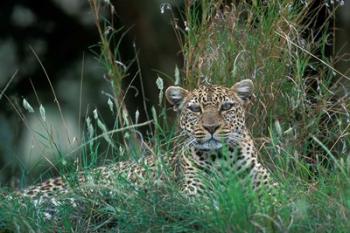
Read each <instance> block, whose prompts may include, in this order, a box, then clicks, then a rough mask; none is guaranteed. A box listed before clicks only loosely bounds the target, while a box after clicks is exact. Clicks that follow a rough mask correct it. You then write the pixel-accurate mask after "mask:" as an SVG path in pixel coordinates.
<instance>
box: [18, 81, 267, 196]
mask: <svg viewBox="0 0 350 233" xmlns="http://www.w3.org/2000/svg"><path fill="white" fill-rule="evenodd" d="M252 89H253V83H252V82H251V81H250V80H243V81H241V82H238V83H236V84H235V85H234V86H233V87H231V88H226V87H223V86H214V85H203V86H200V87H199V88H198V89H195V90H193V91H187V90H185V89H183V88H181V87H177V86H171V87H169V88H168V89H167V90H166V97H167V99H168V101H169V102H170V103H171V104H172V105H173V106H174V109H175V110H176V111H179V112H180V128H181V134H183V135H184V137H185V139H186V140H185V142H184V143H183V144H181V146H182V150H181V151H180V152H178V153H175V155H171V156H170V155H166V156H163V157H162V158H163V160H164V161H165V163H166V164H168V165H169V166H170V169H173V171H174V172H173V174H175V175H176V176H177V177H175V178H178V179H177V180H179V185H181V188H182V190H183V192H184V193H186V194H187V195H196V194H197V193H201V192H204V191H205V189H206V185H205V184H204V183H203V182H202V178H201V177H202V176H201V175H199V174H200V173H203V174H211V172H214V171H217V170H220V169H221V168H222V167H223V166H225V167H227V168H228V169H229V171H230V172H232V173H235V174H239V173H242V174H245V176H246V177H248V178H249V179H250V180H251V181H252V184H253V188H254V189H255V190H258V189H259V188H260V187H261V186H264V185H265V186H271V185H273V184H272V182H271V181H270V175H269V173H268V171H267V170H266V169H265V168H264V167H263V166H262V165H261V163H259V161H258V158H257V151H256V149H255V147H254V143H253V140H252V139H251V137H250V135H249V133H248V130H247V128H246V125H245V106H246V103H247V102H248V101H249V99H250V97H251V95H252ZM175 165H178V166H179V167H180V169H175ZM175 170H176V171H178V172H175ZM145 173H148V174H151V175H152V176H155V174H156V173H157V159H156V158H154V157H152V156H149V157H146V158H144V159H142V160H141V161H140V162H128V161H126V162H120V163H117V164H112V165H109V166H104V167H100V168H96V169H95V170H94V171H93V174H95V175H94V177H93V178H92V180H93V184H98V185H97V186H94V185H90V186H89V188H90V189H93V188H94V187H95V188H96V187H99V186H101V185H105V186H108V185H111V184H112V183H113V181H115V177H116V176H118V175H123V176H124V177H125V178H127V179H128V180H130V181H132V182H135V183H136V184H140V185H142V184H141V183H142V180H144V179H142V177H143V176H144V175H145ZM96 174H97V175H96ZM209 176H210V175H209ZM78 180H79V182H78V183H79V187H83V186H84V185H86V184H87V183H89V177H87V176H85V175H84V173H83V172H82V173H80V174H79V175H78ZM71 190H72V187H70V186H69V185H67V183H66V182H65V181H64V179H63V178H54V179H50V180H48V181H46V182H44V183H42V184H40V185H35V186H31V187H29V188H27V189H26V190H24V191H23V192H22V195H24V196H29V197H32V198H38V197H40V196H45V197H50V196H55V195H59V194H62V193H67V192H70V191H71Z"/></svg>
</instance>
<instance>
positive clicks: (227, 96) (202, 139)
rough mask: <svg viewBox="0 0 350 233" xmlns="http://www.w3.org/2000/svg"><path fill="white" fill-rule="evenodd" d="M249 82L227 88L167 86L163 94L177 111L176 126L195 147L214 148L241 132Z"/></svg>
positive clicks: (235, 138)
mask: <svg viewBox="0 0 350 233" xmlns="http://www.w3.org/2000/svg"><path fill="white" fill-rule="evenodd" d="M252 91H253V82H252V81H251V80H249V79H246V80H242V81H240V82H238V83H236V84H235V85H233V86H232V87H231V88H227V87H223V86H215V85H203V86H200V87H199V88H198V89H195V90H193V91H187V90H185V89H183V88H181V87H178V86H170V87H168V89H167V90H166V93H165V96H166V98H167V100H168V101H169V103H170V104H172V105H173V106H174V109H175V111H179V112H180V128H181V129H182V131H183V132H184V133H185V134H186V135H187V137H188V143H189V144H190V145H192V146H194V147H195V148H198V149H205V150H217V149H220V148H221V147H222V146H223V145H224V144H235V143H236V142H237V141H238V140H239V139H240V138H242V137H243V136H244V135H245V133H246V132H245V131H246V128H245V106H246V104H247V102H248V101H249V100H250V97H251V96H252Z"/></svg>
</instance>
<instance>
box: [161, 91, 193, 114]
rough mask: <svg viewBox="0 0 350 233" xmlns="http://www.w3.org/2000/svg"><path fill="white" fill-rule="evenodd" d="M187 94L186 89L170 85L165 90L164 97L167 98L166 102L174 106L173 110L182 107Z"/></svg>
mask: <svg viewBox="0 0 350 233" xmlns="http://www.w3.org/2000/svg"><path fill="white" fill-rule="evenodd" d="M187 94H188V91H187V90H185V89H183V88H181V87H178V86H170V87H168V88H167V89H166V91H165V97H166V98H167V100H168V102H169V103H170V104H171V105H173V106H174V110H175V111H178V110H179V109H181V108H182V105H183V103H184V101H185V98H186V96H187Z"/></svg>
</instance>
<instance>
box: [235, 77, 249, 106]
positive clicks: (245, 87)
mask: <svg viewBox="0 0 350 233" xmlns="http://www.w3.org/2000/svg"><path fill="white" fill-rule="evenodd" d="M231 89H232V90H233V91H235V92H236V94H237V96H238V97H239V98H240V99H241V100H242V102H243V103H246V102H248V101H249V100H250V98H251V97H252V95H253V89H254V84H253V82H252V80H250V79H244V80H242V81H240V82H238V83H235V85H233V86H232V87H231Z"/></svg>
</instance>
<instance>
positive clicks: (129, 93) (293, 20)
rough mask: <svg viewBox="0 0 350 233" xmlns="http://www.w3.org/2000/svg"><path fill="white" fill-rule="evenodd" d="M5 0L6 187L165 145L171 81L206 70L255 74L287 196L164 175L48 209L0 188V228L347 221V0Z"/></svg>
mask: <svg viewBox="0 0 350 233" xmlns="http://www.w3.org/2000/svg"><path fill="white" fill-rule="evenodd" d="M2 4H3V6H4V7H1V12H2V14H1V17H2V19H3V21H2V22H3V23H2V24H1V25H2V31H3V32H4V34H3V35H4V36H2V41H3V43H2V46H1V48H0V54H1V55H0V56H1V57H3V59H2V61H4V62H3V63H2V64H1V65H2V69H1V70H2V71H3V72H2V74H1V75H2V78H0V81H1V85H2V86H3V87H2V88H1V95H0V98H1V99H0V101H1V103H2V105H1V106H2V107H1V112H0V117H1V121H0V124H1V125H0V133H1V137H2V138H3V139H2V140H1V142H0V143H1V144H0V152H1V156H0V159H1V163H0V169H1V170H0V171H1V176H0V182H1V185H2V186H4V187H5V186H6V187H7V188H4V191H9V190H11V188H8V187H12V189H13V188H18V187H25V186H26V185H28V184H31V183H36V182H38V181H40V180H44V179H45V178H47V177H50V176H57V175H61V174H71V177H74V174H76V171H77V170H84V171H86V172H89V171H90V170H91V169H93V168H94V167H96V166H98V165H103V164H110V163H112V162H115V161H119V160H124V159H136V158H138V157H139V156H143V155H144V154H147V153H150V152H151V153H153V154H156V155H164V154H168V153H169V152H171V151H172V147H173V146H174V141H175V139H174V135H175V130H176V129H175V127H174V126H173V125H174V124H173V123H171V124H169V122H171V121H172V120H171V119H172V118H173V116H169V114H168V112H167V108H166V105H165V102H164V100H163V98H162V97H163V96H162V94H163V90H164V88H165V87H166V86H167V85H169V84H172V83H174V82H175V83H179V84H181V85H183V86H185V87H187V88H189V89H192V88H194V87H195V86H196V85H197V83H198V81H199V79H200V77H201V76H203V75H205V76H206V77H207V79H208V81H210V82H213V83H217V84H223V85H227V86H229V85H232V84H233V83H234V82H236V81H237V80H240V79H244V78H251V79H253V80H254V83H255V86H256V91H255V93H256V96H255V99H254V100H253V103H252V108H251V109H250V111H249V113H250V114H249V116H248V124H249V128H250V129H251V131H252V134H253V135H254V138H255V139H256V143H257V146H258V148H259V151H260V159H261V160H262V161H263V162H264V164H266V166H269V167H270V168H271V170H272V171H273V176H274V177H275V179H276V180H278V181H279V182H280V184H281V187H280V189H281V190H283V192H281V194H280V195H279V196H278V197H277V199H278V201H279V203H280V204H279V205H270V204H266V203H264V202H263V201H262V200H257V199H256V198H255V197H254V195H253V194H251V195H247V194H244V193H243V192H242V191H241V189H240V187H239V186H238V185H237V182H234V181H235V179H234V178H232V184H231V183H230V185H229V186H228V187H227V189H225V190H220V188H217V189H218V190H217V193H216V195H215V196H213V197H212V198H211V199H210V200H212V201H210V200H209V201H208V200H197V201H194V202H193V201H190V200H187V199H186V198H183V197H182V196H181V195H180V194H179V192H178V190H177V189H176V186H175V185H174V184H173V183H172V181H169V184H167V185H165V187H158V186H157V182H155V181H154V180H148V181H147V182H149V186H152V187H154V188H152V189H150V190H152V191H150V192H143V191H140V190H135V187H134V186H133V185H132V184H129V183H128V182H126V181H125V180H120V181H119V180H118V182H117V185H116V187H99V188H101V192H97V193H96V194H94V195H91V196H84V195H82V194H79V193H74V194H72V195H73V197H74V198H75V199H77V200H79V201H80V202H81V205H80V206H84V208H79V207H78V208H76V207H74V206H73V208H72V205H71V204H68V203H67V204H65V205H63V206H61V207H60V208H59V214H58V216H59V217H58V218H54V219H48V218H47V216H46V215H45V214H47V213H46V212H45V208H44V207H43V209H42V210H41V209H38V208H34V206H33V204H32V203H30V202H29V203H27V204H26V205H22V204H21V200H7V199H5V198H2V197H1V198H2V199H1V200H0V201H1V202H0V203H2V204H1V209H2V211H1V213H0V229H4V231H10V232H12V231H18V232H29V231H30V232H46V231H47V232H52V231H62V232H68V231H72V232H75V231H79V232H81V231H83V232H84V231H88V232H102V231H117V230H119V231H122V232H140V231H150V232H158V231H165V232H169V231H170V232H193V231H198V232H259V231H261V232H304V231H305V232H306V231H308V232H348V229H349V228H350V226H349V221H347V220H348V218H349V214H350V212H349V208H350V198H349V188H350V185H349V171H350V159H349V146H350V139H349V125H350V123H349V122H350V115H349V107H350V106H349V94H348V93H349V76H348V74H349V66H348V51H349V45H348V40H347V38H348V37H347V36H349V35H347V33H348V31H349V30H348V31H347V30H346V29H348V28H349V25H350V24H349V23H347V22H349V15H348V14H347V13H346V12H349V7H350V6H349V4H348V3H347V2H344V1H291V0H283V1H225V2H224V1H209V0H202V1H176V2H159V1H147V2H146V1H136V0H135V1H97V0H91V1H87V2H81V1H45V3H34V2H32V3H30V2H28V1H22V2H21V1H18V2H13V1H8V2H6V1H4V2H3V3H2ZM43 4H44V5H43ZM225 5H226V6H228V7H225ZM8 25H10V26H8ZM150 121H152V122H150ZM139 123H141V125H140V127H137V128H136V126H139ZM135 128H136V130H135ZM121 129H124V130H121ZM145 142H146V143H147V144H146V143H145ZM67 179H68V181H69V182H71V183H73V184H72V185H73V186H74V179H70V178H69V176H68V178H67ZM213 182H214V184H215V179H214V181H213ZM116 190H119V191H116ZM120 190H122V191H120ZM109 192H118V195H110V194H109ZM131 193H133V194H135V195H130V194H131ZM95 200H99V203H98V205H97V203H96V202H95ZM259 201H262V203H260V204H259V203H258V202H259ZM47 221H51V223H52V224H47Z"/></svg>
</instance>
